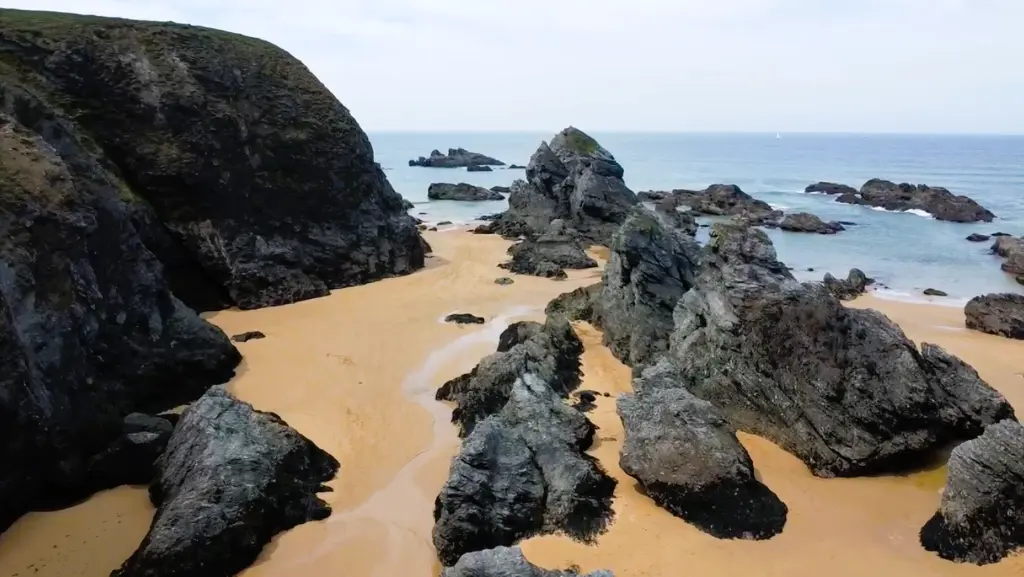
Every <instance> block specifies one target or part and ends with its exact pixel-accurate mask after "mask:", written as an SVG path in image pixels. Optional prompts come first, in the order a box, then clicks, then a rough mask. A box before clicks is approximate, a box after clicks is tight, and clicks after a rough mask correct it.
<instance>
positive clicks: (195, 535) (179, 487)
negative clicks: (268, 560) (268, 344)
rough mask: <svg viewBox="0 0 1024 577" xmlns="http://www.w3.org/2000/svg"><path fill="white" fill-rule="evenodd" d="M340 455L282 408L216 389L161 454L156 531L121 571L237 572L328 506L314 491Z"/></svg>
mask: <svg viewBox="0 0 1024 577" xmlns="http://www.w3.org/2000/svg"><path fill="white" fill-rule="evenodd" d="M337 470H338V461H336V460H335V459H334V457H331V456H330V455H328V454H327V453H325V452H324V451H322V450H321V449H320V448H318V447H317V446H316V445H314V444H313V443H312V442H311V441H310V440H309V439H307V438H305V437H303V436H302V435H300V434H299V433H298V432H297V431H295V429H292V428H291V427H289V426H288V424H287V423H285V422H284V421H282V420H281V419H280V418H279V417H278V416H277V415H274V414H272V413H263V412H260V411H256V410H254V409H253V408H252V406H251V405H249V404H248V403H243V402H241V401H239V400H237V399H235V398H234V397H232V396H231V395H229V394H228V393H227V392H226V391H225V390H224V388H223V387H213V388H211V389H210V390H209V391H208V392H207V393H206V394H205V395H203V397H202V398H200V399H199V400H198V401H196V402H195V403H194V404H192V405H191V406H190V407H189V408H188V409H186V410H185V412H184V414H182V416H181V420H180V421H179V422H178V425H177V426H176V427H175V428H174V433H173V434H172V435H171V437H170V441H169V442H168V445H167V450H166V452H165V453H164V454H163V455H162V456H161V457H160V459H159V460H158V461H157V471H158V475H157V479H156V481H155V483H154V484H153V485H152V487H150V497H151V499H152V501H153V504H154V505H156V506H157V512H156V517H154V519H153V523H152V525H151V526H150V529H149V533H148V534H147V535H146V537H145V539H143V541H142V544H141V545H139V548H138V550H137V551H135V553H134V554H133V555H132V556H131V557H130V558H129V559H128V560H127V561H125V563H124V565H122V567H121V569H119V570H118V571H115V572H114V573H113V576H114V577H159V576H163V575H166V576H169V577H170V576H177V575H189V576H195V577H230V576H231V575H234V574H236V573H238V572H239V571H241V570H242V569H244V568H246V567H248V566H249V565H251V564H252V562H253V561H255V560H256V557H257V556H258V555H259V553H260V550H262V549H263V546H264V545H266V544H267V543H269V542H270V539H271V538H272V537H273V536H274V535H276V534H277V533H280V532H281V531H285V530H287V529H291V528H292V527H294V526H296V525H299V524H302V523H305V522H307V521H313V520H319V519H324V518H326V517H327V516H328V515H330V513H331V509H330V507H329V506H328V505H327V504H326V503H325V502H323V501H321V500H320V499H319V498H318V497H317V496H316V493H317V492H318V491H323V490H326V488H325V487H324V486H323V485H322V484H323V483H324V482H325V481H328V480H330V479H331V478H332V477H333V476H334V474H335V473H336V472H337Z"/></svg>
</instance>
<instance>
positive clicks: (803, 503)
mask: <svg viewBox="0 0 1024 577" xmlns="http://www.w3.org/2000/svg"><path fill="white" fill-rule="evenodd" d="M426 238H427V240H428V241H429V242H430V243H431V244H432V245H433V247H434V250H435V253H434V254H435V255H436V256H435V257H433V258H431V259H430V264H429V266H428V268H427V270H424V271H422V272H419V273H417V274H414V275H411V276H407V277H402V278H396V279H388V280H385V281H381V282H378V283H373V284H371V285H366V286H361V287H354V288H349V289H344V290H340V291H335V292H334V293H333V294H332V295H331V296H329V297H326V298H322V299H316V300H312V301H306V302H302V303H296V304H293V305H288V306H284V307H277V308H272V309H263V310H257V311H246V312H240V311H225V312H221V313H216V314H212V315H209V318H210V320H211V321H212V322H214V323H215V324H217V325H219V326H221V327H222V328H223V329H224V330H225V332H227V333H228V334H235V333H238V332H243V331H248V330H260V331H263V332H264V333H266V335H267V338H265V339H261V340H254V341H250V342H247V343H243V344H240V345H238V346H239V349H240V350H241V351H242V353H243V354H244V355H245V359H246V360H245V362H244V364H243V366H242V367H241V368H240V371H239V375H238V376H237V377H236V378H235V379H234V380H233V381H232V383H231V388H232V390H233V391H234V392H235V394H237V395H238V396H239V397H241V398H243V399H245V400H247V401H249V402H251V403H253V404H254V405H255V406H256V407H257V408H259V409H263V410H269V411H275V412H277V413H278V414H280V415H281V416H282V417H283V418H284V419H285V420H287V421H288V422H289V423H290V424H291V425H292V426H294V427H296V428H297V429H299V430H300V431H301V432H302V433H303V434H305V435H306V436H308V437H310V438H311V439H313V440H314V441H315V442H316V443H317V444H318V445H320V446H321V447H323V448H324V449H325V450H327V451H329V452H330V453H332V454H333V455H335V456H336V457H337V458H338V459H339V461H340V462H341V470H340V472H339V475H338V478H337V479H335V480H334V481H333V482H332V483H331V485H332V487H333V488H334V489H335V490H334V492H332V493H325V494H324V495H323V496H324V498H325V499H326V500H327V501H328V502H330V503H331V504H332V506H333V507H334V511H335V513H334V514H333V515H332V516H331V517H330V518H329V519H327V520H326V521H323V522H317V523H308V524H305V525H301V526H299V527H297V528H295V529H293V530H292V531H289V532H287V533H285V534H283V535H281V536H279V537H278V538H277V539H275V540H274V542H273V543H271V545H269V546H268V547H267V548H266V549H265V550H264V552H263V555H262V556H261V558H260V559H259V561H258V562H257V563H256V564H255V565H254V566H253V567H251V568H250V569H248V570H247V571H245V572H243V573H242V575H245V576H247V577H253V576H260V577H285V576H290V575H293V574H311V575H317V574H325V575H326V574H330V575H338V576H342V577H377V576H379V577H393V576H394V575H405V576H408V577H420V576H422V577H427V576H436V575H437V573H438V570H439V568H438V565H437V563H436V560H435V558H434V552H433V548H432V545H431V541H430V531H431V527H432V524H433V521H432V518H431V513H432V509H433V500H434V497H435V495H436V494H437V491H438V489H439V488H440V486H441V484H442V483H443V482H444V480H445V478H446V476H447V468H448V463H449V461H450V459H451V457H452V456H453V455H454V454H455V451H456V450H457V447H458V440H457V439H456V437H455V433H454V428H453V427H451V426H450V425H449V424H448V418H449V415H450V411H449V409H447V408H446V407H445V406H444V405H442V404H440V403H435V402H433V400H432V399H433V393H434V390H435V389H436V387H437V386H439V385H440V384H441V383H443V382H444V381H445V380H447V379H449V378H451V377H454V376H456V375H458V374H461V373H462V372H465V371H467V370H469V369H470V368H472V367H473V366H474V365H475V364H476V362H477V361H479V359H480V358H481V357H483V356H484V355H486V354H489V353H491V352H493V350H494V346H495V343H496V341H497V336H498V334H499V333H500V331H501V329H502V328H504V326H505V325H506V324H507V323H508V322H510V321H514V320H520V319H524V318H530V319H535V320H540V319H542V317H543V308H544V305H545V304H546V303H547V302H548V301H549V300H550V299H551V298H553V297H554V296H556V295H558V294H560V293H562V292H565V291H569V290H572V289H574V288H576V287H579V286H584V285H587V284H590V283H592V282H595V281H596V280H597V279H598V278H599V273H598V272H597V271H575V272H570V277H571V278H570V280H568V281H564V282H555V281H550V280H546V279H538V278H530V277H520V276H515V277H514V278H515V284H513V285H511V286H499V285H496V284H494V279H495V278H496V277H500V276H506V273H505V271H503V270H501V269H498V268H497V267H496V266H495V265H496V264H497V263H498V262H501V261H502V260H504V258H505V249H506V248H507V246H508V243H507V242H505V241H502V240H501V239H499V238H497V237H493V236H480V235H471V234H467V233H464V232H462V231H450V232H446V231H442V232H435V233H429V234H428V235H426ZM851 306H858V307H872V308H878V309H880V310H882V311H883V312H885V313H886V314H887V315H889V316H890V318H892V319H893V320H895V321H896V322H898V323H899V324H900V325H901V326H902V327H903V328H904V330H905V331H906V332H907V334H908V336H910V337H911V338H912V339H914V340H916V341H920V340H926V341H929V342H935V343H938V344H940V345H942V346H944V347H946V348H947V349H948V350H949V351H950V352H952V353H954V354H957V355H959V356H961V357H962V358H964V359H965V360H967V361H968V362H969V363H971V364H972V365H974V366H975V368H977V369H978V371H979V372H980V373H981V375H982V377H983V378H985V379H986V380H987V381H988V382H989V383H991V384H992V385H993V386H995V387H996V388H998V389H1000V390H1001V391H1002V392H1003V394H1005V395H1006V396H1007V397H1008V398H1009V399H1010V401H1011V402H1012V403H1013V404H1014V406H1015V407H1016V408H1017V409H1018V411H1024V377H1022V376H1021V375H1020V372H1021V371H1024V367H1022V366H1017V365H1016V364H1015V359H1020V358H1022V354H1021V353H1024V343H1018V342H1013V341H1009V340H1006V339H1001V338H998V337H990V336H988V335H982V334H978V333H975V332H969V331H966V330H963V329H962V327H963V318H962V312H961V311H960V310H959V309H954V308H943V307H939V306H934V305H911V304H905V303H896V302H887V301H880V300H877V299H873V298H871V297H864V298H862V299H859V300H857V301H855V302H854V303H852V305H851ZM451 312H469V313H473V314H477V315H480V316H483V317H485V318H486V319H488V324H487V325H484V326H478V325H471V326H468V327H459V326H455V325H450V324H445V323H443V322H441V319H442V317H443V316H444V315H446V314H448V313H451ZM577 330H578V332H579V333H580V335H581V337H582V338H583V339H584V342H585V345H586V352H585V354H584V366H583V368H584V373H585V376H584V383H583V388H587V389H594V390H598V391H606V392H609V393H611V394H612V395H614V394H616V393H618V392H622V391H628V390H629V387H630V382H629V371H628V369H627V368H626V367H624V366H623V365H622V364H621V363H619V362H618V361H617V360H616V359H615V358H614V357H613V356H612V355H611V354H610V352H609V351H608V350H607V349H606V348H605V347H603V346H601V344H600V341H601V336H600V333H599V332H598V331H596V330H595V329H593V328H592V327H590V326H588V325H586V324H578V325H577ZM597 405H598V407H597V409H596V410H595V411H594V412H593V413H590V417H591V419H592V420H594V422H595V423H596V424H597V425H598V426H599V427H600V431H599V441H598V442H597V443H596V444H595V447H594V448H593V449H592V450H591V452H592V453H593V454H594V455H595V456H596V457H597V458H599V459H600V460H601V462H602V464H603V465H604V467H605V468H606V469H607V470H608V471H609V473H610V474H612V475H613V476H615V477H616V478H617V479H618V480H619V487H618V489H617V495H616V501H615V511H616V519H615V521H614V523H613V524H612V526H611V528H610V529H609V531H608V532H607V533H606V534H605V535H603V536H602V537H601V538H600V539H599V541H598V545H597V546H596V547H591V546H585V545H582V544H578V543H574V542H572V541H570V540H568V539H566V538H562V537H553V536H547V537H540V538H535V539H531V540H529V541H527V542H526V543H524V545H523V548H524V550H525V551H526V554H527V556H528V557H529V558H530V559H531V560H532V561H534V562H535V563H538V564H540V565H543V566H547V567H552V568H555V567H565V566H568V565H570V564H576V565H579V566H580V567H581V568H583V569H586V570H591V569H597V568H608V569H613V570H614V571H616V574H617V575H619V576H620V577H627V576H646V575H651V576H654V575H658V576H663V575H671V574H677V573H679V572H681V571H682V570H684V568H685V571H686V572H693V573H694V574H699V575H711V576H714V575H722V576H725V575H732V574H734V573H736V574H739V573H740V572H741V571H742V572H744V573H745V574H750V575H765V576H773V575H779V576H782V575H786V576H787V577H790V576H793V577H799V576H803V575H806V576H808V577H810V576H812V575H813V576H815V577H819V576H821V575H836V576H846V575H850V576H853V575H856V576H858V577H861V576H862V575H865V574H878V575H903V574H914V575H928V576H931V575H936V576H947V575H948V576H960V575H964V576H967V575H986V576H993V577H995V576H1003V575H1006V576H1009V575H1015V576H1016V575H1021V574H1024V556H1018V557H1016V558H1012V559H1009V560H1006V561H1003V562H1002V563H998V564H995V565H990V566H987V567H981V568H979V567H975V566H971V565H959V564H955V563H950V562H947V561H943V560H941V559H939V558H938V557H936V556H934V555H932V554H930V553H927V552H925V551H924V550H923V549H921V547H920V546H919V545H918V542H917V531H918V529H919V528H920V526H921V524H922V523H924V521H925V520H927V519H928V517H930V516H931V515H932V514H933V513H934V511H935V507H936V505H937V504H938V499H939V493H938V492H939V490H940V489H941V487H942V484H943V482H944V469H943V467H941V466H937V467H936V468H934V469H933V470H930V471H924V472H921V473H918V474H914V475H909V476H904V477H873V478H866V479H865V478H862V479H829V480H824V479H817V478H815V477H813V476H812V475H810V473H809V472H807V470H806V468H805V467H804V466H803V465H802V463H800V462H799V461H798V460H797V459H796V458H794V457H792V456H791V455H789V454H787V453H785V452H783V451H781V450H780V449H778V448H777V447H775V446H774V445H772V444H771V443H769V442H767V441H765V440H762V439H759V438H757V437H752V436H748V435H743V436H742V438H741V440H742V441H743V443H744V445H745V446H746V447H747V448H748V450H749V451H750V453H751V455H752V457H753V459H754V463H755V465H756V466H757V468H758V471H759V474H760V475H761V478H762V480H763V481H764V482H765V483H766V484H767V485H768V486H769V487H771V488H772V489H773V490H774V491H775V492H776V493H778V495H779V496H780V497H781V498H782V499H783V500H784V501H785V502H786V503H787V505H788V506H789V510H790V513H789V522H788V524H787V526H786V528H785V530H784V531H783V533H782V534H781V535H779V536H777V537H775V538H774V539H771V540H769V541H762V542H747V541H720V540H717V539H714V538H712V537H708V536H706V535H704V534H703V533H700V532H699V531H697V530H695V529H693V528H691V527H690V526H689V525H687V524H686V523H684V522H683V521H681V520H679V519H677V518H675V517H672V516H671V515H669V514H668V513H666V512H664V511H663V510H661V509H659V508H657V507H656V506H654V505H653V503H652V502H650V501H649V500H648V499H647V498H646V497H643V496H642V495H640V494H639V493H638V492H637V491H636V490H635V488H634V482H633V481H632V479H630V478H629V477H627V476H625V475H624V474H623V473H622V471H621V470H620V469H619V468H618V465H617V462H618V450H619V447H620V445H621V435H622V427H621V423H619V421H618V418H617V417H616V415H615V403H614V398H605V397H600V398H599V399H598V401H597ZM151 516H152V507H151V506H150V505H149V503H148V501H147V500H146V496H145V491H144V490H143V489H139V488H121V489H117V490H114V491H108V492H105V493H102V494H99V495H96V496H94V497H93V498H91V499H89V500H88V501H86V502H85V503H83V504H81V505H78V506H77V507H73V508H70V509H66V510H63V511H57V512H52V513H33V514H30V515H26V516H25V517H24V518H22V519H21V520H20V521H18V523H16V524H15V526H13V527H12V528H11V529H9V530H8V531H7V532H6V533H5V534H4V535H3V536H2V537H0V577H4V576H9V575H10V576H13V575H20V576H24V575H39V576H44V577H48V576H54V577H56V576H60V577H74V576H81V577H106V576H107V575H108V574H109V572H110V571H111V570H112V569H115V568H116V567H117V566H118V565H119V564H120V562H121V561H122V560H123V559H125V558H126V557H127V556H128V555H129V554H130V553H131V551H132V550H133V549H134V548H135V546H136V545H137V544H138V542H139V541H140V540H141V539H142V537H143V536H144V534H145V532H146V529H147V528H148V523H149V521H150V518H151Z"/></svg>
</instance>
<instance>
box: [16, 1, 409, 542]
mask: <svg viewBox="0 0 1024 577" xmlns="http://www.w3.org/2000/svg"><path fill="white" fill-rule="evenodd" d="M423 258H424V254H423V244H422V241H421V239H420V237H419V234H418V232H417V231H416V228H415V224H414V222H413V220H412V218H411V217H409V216H408V215H407V214H405V212H404V210H403V209H402V201H401V198H400V197H399V195H398V194H396V193H395V192H394V190H393V189H392V188H391V186H390V184H389V183H388V182H387V179H386V178H385V177H384V174H383V172H382V171H381V169H380V167H379V166H378V165H377V164H376V163H375V162H374V160H373V151H372V148H371V146H370V143H369V140H368V139H367V137H366V135H365V133H364V132H363V131H362V129H361V128H360V127H359V125H358V124H357V123H356V121H355V120H354V119H353V118H352V116H351V115H350V114H349V112H348V110H346V108H345V107H344V106H343V105H342V104H341V103H340V102H338V100H337V99H336V98H335V97H334V96H333V95H331V93H330V92H329V91H328V90H327V89H326V88H325V87H324V86H323V85H322V84H321V83H320V82H319V81H318V80H317V79H316V77H315V76H313V74H312V73H310V72H309V71H308V70H307V69H306V68H305V67H304V66H303V65H302V64H301V63H300V62H298V61H297V60H296V59H294V58H293V57H291V56H290V55H289V54H288V53H286V52H285V51H283V50H281V49H279V48H277V47H275V46H273V45H271V44H269V43H266V42H263V41H260V40H256V39H252V38H247V37H243V36H239V35H235V34H230V33H226V32H221V31H216V30H210V29H204V28H197V27H192V26H183V25H177V24H164V23H148V22H136V21H129V20H119V19H109V18H98V17H86V16H75V15H68V14H59V13H47V12H29V11H19V10H0V368H2V370H0V438H3V439H4V443H3V444H2V446H0V463H3V467H2V471H0V531H2V530H3V529H5V528H6V527H7V526H8V525H9V524H10V523H11V522H13V520H14V519H16V518H17V517H18V516H19V515H21V514H22V513H24V512H25V511H28V510H32V509H35V508H39V507H49V506H59V505H61V504H66V503H67V502H69V501H70V500H73V499H77V498H80V497H83V496H85V495H87V494H88V493H90V492H92V491H94V490H97V489H99V488H103V487H98V486H96V484H95V480H94V478H93V476H92V474H91V472H90V459H91V458H93V457H94V456H95V455H97V454H99V453H101V452H102V451H103V450H104V449H105V448H106V447H107V446H108V445H109V444H110V443H111V442H113V440H114V439H115V438H116V437H117V435H118V434H119V433H120V430H121V423H122V420H123V418H124V416H125V415H127V414H128V413H130V412H133V411H144V412H158V411H161V410H165V409H168V408H170V407H173V406H175V405H178V404H182V403H185V402H189V401H191V400H194V399H195V398H197V397H199V396H200V395H201V394H202V393H203V391H204V390H206V389H207V388H208V387H209V386H210V385H213V384H216V383H222V382H225V381H227V380H228V379H230V378H231V376H232V375H233V372H234V367H235V366H236V365H237V364H238V363H239V362H240V360H241V356H240V355H239V353H238V351H237V350H236V349H235V348H234V347H233V346H232V345H231V343H230V342H229V341H228V339H227V338H226V336H225V335H224V334H223V333H222V332H221V331H220V330H219V329H217V328H215V327H213V326H212V325H209V324H208V323H206V322H205V321H203V320H201V319H200V318H199V317H198V316H197V315H196V313H195V312H194V311H195V310H200V311H202V310H215V309H219V308H224V307H229V306H238V307H241V308H257V307H263V306H271V305H277V304H284V303H289V302H294V301H297V300H302V299H306V298H312V297H316V296H321V295H324V294H326V293H327V292H328V291H329V290H330V289H331V288H337V287H342V286H348V285H354V284H361V283H365V282H369V281H372V280H375V279H379V278H382V277H387V276H393V275H399V274H406V273H409V272H412V271H414V270H416V269H418V268H420V267H422V266H423Z"/></svg>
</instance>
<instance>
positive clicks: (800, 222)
mask: <svg viewBox="0 0 1024 577" xmlns="http://www.w3.org/2000/svg"><path fill="white" fill-rule="evenodd" d="M779 228H780V229H782V230H785V231H789V232H811V233H817V234H836V233H837V232H842V231H844V230H846V228H845V227H843V225H841V224H839V223H838V222H835V221H832V222H825V221H823V220H821V219H820V218H818V217H817V216H815V215H813V214H811V213H809V212H797V213H793V214H787V215H786V216H784V217H783V218H782V220H781V221H779Z"/></svg>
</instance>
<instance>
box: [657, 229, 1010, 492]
mask: <svg viewBox="0 0 1024 577" xmlns="http://www.w3.org/2000/svg"><path fill="white" fill-rule="evenodd" d="M712 235H713V237H712V240H711V242H710V243H709V245H708V247H707V250H706V251H705V256H704V261H703V263H702V265H701V270H700V272H699V274H698V275H697V281H696V284H695V285H694V286H693V288H691V289H690V290H689V291H687V292H686V294H684V295H683V297H682V298H681V299H680V301H679V305H678V306H677V308H676V312H675V331H674V333H673V334H672V338H671V349H670V353H671V358H672V360H673V361H674V362H675V363H676V365H677V366H678V367H679V370H680V374H681V375H682V376H683V377H684V379H683V383H684V385H683V386H686V387H687V388H689V389H690V390H691V391H692V392H693V393H694V394H696V395H697V396H698V397H701V398H703V399H705V400H708V401H711V402H712V403H713V404H714V405H715V406H716V407H718V408H719V410H720V411H722V413H723V414H724V415H725V416H726V418H728V419H729V421H730V422H731V423H732V424H733V425H734V426H735V427H737V428H739V429H743V430H746V431H750V432H753V433H755V434H759V435H762V436H764V437H767V438H769V439H771V440H773V441H774V442H776V443H778V444H779V445H780V446H782V447H783V448H785V449H786V450H788V451H790V452H791V453H794V454H795V455H797V456H798V457H800V458H801V459H802V460H803V461H804V462H805V463H807V465H808V466H809V467H810V468H811V470H812V471H813V472H814V473H815V474H817V475H820V476H836V475H841V476H851V475H857V474H863V473H867V472H872V471H884V470H889V469H892V468H894V467H898V466H899V465H900V464H902V463H906V461H907V460H908V459H911V458H913V457H914V456H917V455H921V454H923V453H927V452H929V451H931V450H934V449H936V448H938V447H940V446H942V445H943V444H945V443H948V442H950V441H952V440H955V439H965V438H971V437H974V436H977V435H978V434H980V433H981V431H982V430H984V428H985V426H987V425H989V424H992V423H995V422H997V421H999V420H1002V419H1004V418H1009V417H1011V416H1012V415H1013V410H1012V409H1011V407H1010V405H1009V404H1008V403H1007V402H1006V400H1005V399H1004V398H1003V397H1002V396H1001V395H1000V394H999V393H997V392H996V391H995V390H993V389H991V388H990V387H989V386H988V385H987V384H985V382H984V381H982V380H981V378H980V377H978V374H977V373H976V372H975V371H974V369H972V368H971V367H970V366H968V365H966V364H964V363H963V361H961V360H960V359H958V358H956V357H954V356H952V355H950V354H949V353H947V352H946V351H944V350H943V349H942V348H940V347H938V346H936V345H932V344H928V343H925V344H924V345H923V346H922V348H921V350H920V351H918V349H917V347H916V346H915V345H914V343H913V342H911V341H910V340H909V339H907V337H906V336H905V335H904V334H903V332H902V331H901V330H900V329H899V327H897V326H896V325H895V324H893V323H892V322H891V321H889V320H888V319H887V318H886V317H885V316H883V315H882V314H881V313H878V312H877V311H872V310H855V309H848V308H846V307H844V306H842V304H840V302H839V301H838V300H837V299H835V298H834V297H832V296H831V295H830V294H829V293H828V291H827V290H826V289H825V288H824V287H823V286H822V285H820V284H817V283H806V284H801V283H799V282H797V281H796V280H795V279H794V278H793V276H792V275H791V274H790V272H789V271H788V269H787V268H786V266H785V265H784V264H783V263H781V262H779V261H778V260H777V258H776V254H775V250H774V248H773V247H772V244H771V242H770V241H769V240H768V237H767V236H766V235H765V234H764V232H763V231H761V230H759V229H756V228H750V227H745V226H740V225H736V224H724V223H723V224H716V225H715V226H714V227H713V228H712Z"/></svg>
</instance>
